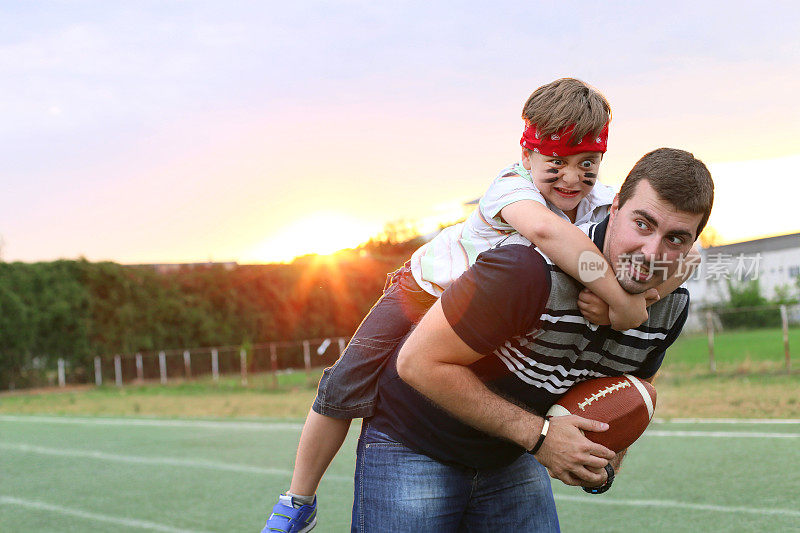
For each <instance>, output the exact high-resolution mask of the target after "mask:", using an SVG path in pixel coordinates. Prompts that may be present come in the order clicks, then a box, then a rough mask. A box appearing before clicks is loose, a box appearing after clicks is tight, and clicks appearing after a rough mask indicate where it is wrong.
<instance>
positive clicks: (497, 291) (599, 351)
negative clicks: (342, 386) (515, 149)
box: [352, 148, 713, 532]
mask: <svg viewBox="0 0 800 533" xmlns="http://www.w3.org/2000/svg"><path fill="white" fill-rule="evenodd" d="M712 203H713V182H712V180H711V176H710V174H709V172H708V170H707V169H706V167H705V165H703V163H702V162H700V161H699V160H697V159H695V158H694V157H693V156H692V154H690V153H688V152H684V151H681V150H674V149H666V148H662V149H659V150H655V151H653V152H651V153H649V154H647V155H645V156H644V157H643V158H642V159H641V160H639V162H637V164H636V165H635V166H634V168H633V169H632V170H631V172H630V174H629V175H628V177H627V179H626V181H625V183H623V185H622V188H621V189H620V193H619V194H618V195H617V197H616V198H615V200H614V203H613V205H612V207H611V210H610V216H609V218H608V219H607V220H606V221H604V222H602V223H600V224H596V225H591V226H588V227H586V231H587V234H588V235H589V237H590V238H592V239H593V240H594V242H595V243H596V244H597V245H598V248H599V249H600V250H602V252H603V255H604V257H605V259H606V260H608V262H610V263H611V266H612V268H613V269H614V271H615V273H616V274H617V277H618V278H619V279H620V283H621V284H622V285H623V287H624V288H625V289H626V290H627V291H629V292H632V293H640V292H644V291H646V290H648V289H649V288H651V287H655V286H656V285H658V284H659V283H661V282H662V281H663V280H664V277H665V276H672V275H674V274H675V272H676V270H677V269H678V268H679V267H680V266H681V263H682V261H683V258H684V257H685V256H686V254H687V253H688V252H689V251H690V249H691V246H692V243H693V242H694V241H695V240H696V238H697V236H698V235H699V234H700V232H701V231H702V229H703V227H704V226H705V224H706V222H707V221H708V216H709V214H710V211H711V205H712ZM656 273H659V274H660V275H655V274H656ZM581 289H582V286H581V285H580V284H579V283H578V282H576V281H575V280H574V279H572V278H570V277H568V276H566V275H565V274H563V272H561V271H560V270H559V269H558V268H556V267H554V266H553V265H552V264H551V263H550V262H549V261H548V260H547V258H545V257H544V256H542V255H541V254H540V253H539V252H538V251H537V250H536V249H535V248H534V247H533V246H531V245H530V243H529V242H527V241H524V239H523V238H521V237H520V238H516V239H509V241H507V242H506V243H505V244H504V245H503V246H499V247H496V248H494V249H492V250H489V251H487V252H484V253H483V254H481V256H480V257H479V258H478V261H477V262H476V263H475V265H473V266H472V267H471V268H470V269H469V270H468V271H467V273H465V274H464V275H463V276H462V277H461V278H459V279H458V280H457V281H456V282H455V283H454V284H453V285H452V286H451V287H450V288H448V289H447V291H445V293H444V294H443V295H442V298H441V299H440V301H439V302H437V303H436V304H434V306H433V307H432V308H431V310H430V311H429V312H428V313H427V314H426V315H425V317H424V318H423V319H422V321H421V322H420V324H419V326H418V327H417V328H416V329H415V330H414V331H413V332H412V333H411V335H410V336H409V337H408V338H407V339H406V341H405V342H404V343H403V345H402V346H401V348H400V349H399V350H398V353H397V354H395V356H393V358H392V359H391V360H390V361H389V363H388V365H387V368H386V370H385V371H384V374H383V376H382V377H381V382H380V397H379V403H378V409H377V412H376V415H375V416H374V417H373V418H372V419H370V420H369V421H368V422H366V423H365V424H364V428H363V429H362V435H361V439H360V440H359V447H358V452H357V456H358V458H357V464H356V485H355V501H354V505H353V524H352V526H353V530H354V531H381V532H388V531H437V532H440V531H554V530H558V517H557V515H556V511H555V503H554V501H553V495H552V492H551V489H550V480H549V478H548V477H547V472H548V471H549V473H550V475H551V476H552V477H554V478H556V479H559V480H561V481H562V482H564V483H566V484H568V485H575V486H583V487H586V488H595V490H594V491H595V492H602V491H604V490H607V489H608V487H609V486H610V483H611V481H613V473H614V472H615V471H616V470H618V469H619V465H620V461H621V460H622V455H623V453H620V454H616V455H615V454H614V453H613V452H612V451H611V450H609V449H607V448H605V447H603V446H601V445H598V444H595V443H593V442H591V441H589V440H588V439H586V437H585V436H583V433H582V430H583V431H604V430H605V429H607V426H606V425H605V424H601V423H599V422H596V421H591V420H586V419H583V418H580V417H577V416H573V415H571V416H565V417H558V418H554V419H552V420H550V421H549V423H546V422H545V420H544V419H543V418H542V414H543V413H545V412H547V409H548V408H549V406H550V405H552V404H553V403H555V401H556V400H557V399H558V397H559V396H560V395H561V394H563V393H564V392H566V390H568V389H569V387H570V386H571V385H572V384H574V383H576V382H578V381H582V380H585V379H590V378H593V377H599V376H603V375H609V376H613V375H620V374H623V373H630V374H634V375H636V376H638V377H641V378H645V379H652V377H653V376H654V375H655V373H656V371H657V370H658V368H659V366H660V365H661V362H662V361H663V358H664V353H665V350H666V348H667V347H668V346H669V345H670V344H671V343H672V342H673V341H674V340H675V338H676V337H677V336H678V334H679V333H680V330H681V328H682V327H683V324H684V322H685V320H686V314H687V312H688V304H689V296H688V293H687V292H686V290H685V289H678V290H676V291H675V292H673V293H672V294H670V295H668V296H666V297H664V298H662V299H661V300H660V301H659V302H657V303H655V304H653V305H652V306H651V307H650V309H649V311H650V317H649V318H648V320H647V321H645V322H644V323H643V324H642V325H641V326H639V327H638V328H634V329H632V330H627V331H624V332H617V331H614V330H612V329H610V328H608V327H605V326H596V325H593V324H591V323H589V322H588V321H586V320H585V319H584V318H583V317H582V315H581V313H580V311H579V309H578V304H577V298H578V294H579V292H580V290H581ZM526 451H529V452H531V453H525V452H526Z"/></svg>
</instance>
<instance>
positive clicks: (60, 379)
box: [58, 357, 67, 387]
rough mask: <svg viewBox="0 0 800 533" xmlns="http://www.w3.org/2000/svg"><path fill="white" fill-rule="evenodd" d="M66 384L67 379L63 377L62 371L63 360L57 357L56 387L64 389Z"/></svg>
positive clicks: (63, 372)
mask: <svg viewBox="0 0 800 533" xmlns="http://www.w3.org/2000/svg"><path fill="white" fill-rule="evenodd" d="M66 384H67V379H66V376H65V371H64V360H63V359H62V358H61V357H59V358H58V386H59V387H64V386H65V385H66Z"/></svg>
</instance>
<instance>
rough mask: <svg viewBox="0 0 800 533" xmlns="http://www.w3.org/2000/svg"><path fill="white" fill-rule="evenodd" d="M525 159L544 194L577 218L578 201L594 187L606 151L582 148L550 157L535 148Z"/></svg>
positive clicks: (565, 211)
mask: <svg viewBox="0 0 800 533" xmlns="http://www.w3.org/2000/svg"><path fill="white" fill-rule="evenodd" d="M522 159H523V165H524V166H525V168H526V169H528V170H530V171H531V175H532V177H533V183H534V185H536V188H538V189H539V192H541V193H542V196H544V198H545V199H546V200H547V201H548V202H550V203H551V204H553V205H554V206H556V207H558V208H559V209H561V210H562V211H563V212H564V213H565V214H566V215H567V216H569V217H570V218H572V219H574V217H575V213H576V211H577V208H578V204H579V203H580V201H581V200H583V199H584V198H585V197H586V195H587V194H589V193H590V192H591V191H592V187H594V184H595V182H596V181H597V172H598V170H599V168H600V161H601V160H602V159H603V154H602V153H600V152H582V153H580V154H573V155H568V156H565V157H552V156H550V157H548V156H545V155H542V154H537V153H536V152H533V153H531V154H530V156H528V157H523V158H522ZM526 163H527V164H526Z"/></svg>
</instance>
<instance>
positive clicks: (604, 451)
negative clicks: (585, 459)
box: [588, 442, 617, 466]
mask: <svg viewBox="0 0 800 533" xmlns="http://www.w3.org/2000/svg"><path fill="white" fill-rule="evenodd" d="M588 452H589V453H590V454H592V455H594V456H595V457H602V458H603V459H607V461H606V462H608V461H610V460H611V459H613V458H614V456H615V455H617V454H616V453H614V452H613V451H612V450H609V449H608V448H606V447H605V446H603V445H602V444H597V443H596V442H592V445H591V446H590V447H589V450H588ZM603 466H605V465H603Z"/></svg>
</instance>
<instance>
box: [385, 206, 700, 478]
mask: <svg viewBox="0 0 800 533" xmlns="http://www.w3.org/2000/svg"><path fill="white" fill-rule="evenodd" d="M606 228H607V219H606V221H604V222H602V223H600V224H592V225H588V226H585V227H583V228H582V229H584V231H586V232H587V234H588V235H589V236H590V237H591V238H592V239H593V241H594V242H595V244H597V246H598V248H600V249H602V248H603V240H604V237H605V231H606ZM582 289H583V286H582V285H581V284H580V283H578V282H577V281H575V280H574V279H572V278H571V277H569V276H568V275H566V274H565V273H563V272H562V271H561V270H560V269H558V267H556V266H555V265H553V264H552V262H551V261H549V260H548V259H547V258H546V257H545V256H543V255H542V254H541V253H539V252H538V251H537V250H536V248H535V247H534V246H532V245H531V244H530V243H529V242H527V241H525V240H524V238H522V237H514V238H510V239H507V240H506V241H505V242H504V243H503V245H501V246H499V247H497V248H494V249H492V250H490V251H488V252H484V253H483V254H481V255H480V256H479V257H478V260H477V261H476V263H475V265H474V266H473V267H471V268H470V269H469V270H468V271H467V272H466V273H465V274H464V275H463V276H462V277H461V278H459V279H458V280H457V281H456V282H455V283H453V284H452V285H451V287H450V288H448V289H447V290H446V291H445V292H444V294H443V295H442V309H443V310H444V314H445V316H446V317H447V320H448V322H449V323H450V325H451V327H452V328H453V330H454V331H455V332H456V334H457V335H458V336H459V337H460V338H461V340H463V341H464V342H465V343H466V344H467V345H468V346H470V347H471V348H472V349H474V350H475V351H477V352H478V353H482V354H486V357H484V358H483V359H481V360H480V361H478V362H477V363H475V364H474V365H473V366H472V368H473V370H474V371H475V372H476V374H477V375H479V376H480V377H481V379H482V380H483V381H484V382H485V383H486V384H487V386H489V387H490V388H491V389H493V390H495V391H496V392H497V393H498V394H500V395H502V396H504V397H506V398H509V399H510V400H512V401H514V402H516V403H518V404H520V405H522V406H524V407H525V408H527V409H530V410H531V411H534V412H537V413H539V414H543V413H546V412H547V409H549V407H550V406H551V405H552V404H553V403H555V402H556V400H557V399H558V398H559V397H560V396H561V395H562V394H563V393H564V392H566V391H567V389H569V387H571V386H572V385H573V384H575V383H577V382H580V381H584V380H587V379H591V378H594V377H600V376H617V375H621V374H624V373H629V374H633V375H636V376H638V377H642V378H647V377H650V376H652V375H654V374H655V372H656V371H657V370H658V368H659V366H660V365H661V363H662V361H663V358H664V354H665V350H666V349H667V347H668V346H670V345H671V344H672V342H674V340H675V339H676V338H677V336H678V334H679V333H680V330H681V328H682V327H683V324H684V322H685V321H686V315H687V312H688V305H689V294H688V292H687V291H686V290H685V289H684V288H679V289H678V290H676V291H675V292H673V293H672V294H669V295H667V296H665V297H663V298H662V299H661V300H660V301H658V302H656V303H655V304H653V305H651V306H650V307H649V308H648V311H649V315H650V316H649V318H648V320H647V321H645V322H644V323H643V324H642V325H640V326H639V327H637V328H633V329H629V330H626V331H615V330H613V329H611V328H610V327H608V326H597V325H594V324H591V323H590V322H588V321H587V320H586V319H584V318H583V316H582V315H581V313H580V310H579V309H578V307H577V297H578V293H579V292H580V291H581V290H582ZM398 351H399V349H398ZM371 423H372V424H373V425H375V427H376V428H377V429H378V430H380V431H383V432H384V433H387V434H388V435H390V436H392V437H394V438H396V439H398V440H399V441H400V442H403V443H404V444H405V445H406V446H408V447H410V448H412V449H414V450H416V451H418V452H420V453H423V454H425V455H428V456H430V457H433V458H434V459H437V460H439V461H442V462H445V463H455V464H459V465H463V466H468V467H473V468H488V467H498V466H504V465H507V464H510V463H511V462H513V461H514V460H515V459H516V458H517V457H519V455H520V454H522V453H524V450H523V449H522V448H520V447H519V446H517V445H516V444H513V443H511V442H508V441H505V440H502V439H498V438H496V437H492V436H489V435H487V434H485V433H483V432H480V431H478V430H476V429H474V428H472V427H470V426H467V425H466V424H463V423H461V422H460V421H459V420H457V419H455V418H454V417H452V416H450V415H449V414H448V413H446V412H445V411H444V410H442V409H440V408H438V407H437V406H435V405H433V404H432V403H431V402H430V400H428V399H427V398H425V397H424V396H422V395H421V394H419V393H418V392H417V391H416V390H414V389H413V388H411V387H410V386H408V385H407V384H406V383H405V382H404V381H403V380H402V379H400V378H399V376H398V375H397V369H396V354H395V355H394V356H393V357H392V359H391V362H390V364H389V365H388V366H387V368H386V370H385V371H384V374H383V375H382V376H381V379H380V385H379V402H378V407H377V411H376V416H375V417H374V418H373V420H372V422H371Z"/></svg>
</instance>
